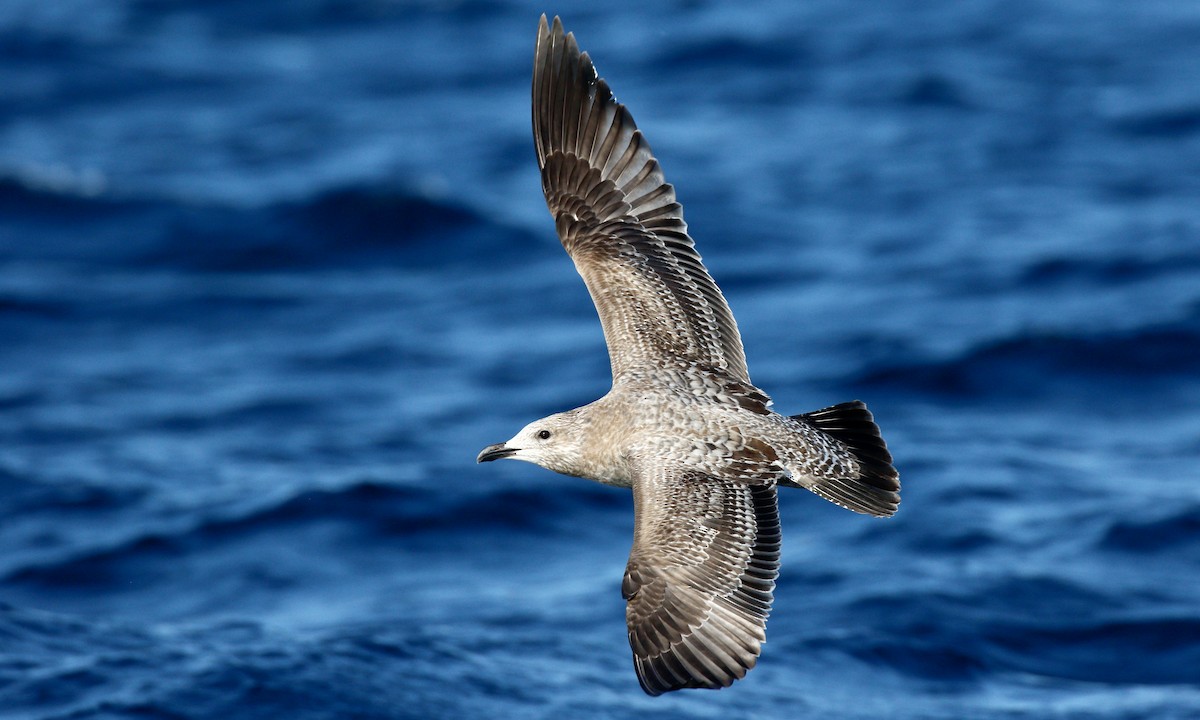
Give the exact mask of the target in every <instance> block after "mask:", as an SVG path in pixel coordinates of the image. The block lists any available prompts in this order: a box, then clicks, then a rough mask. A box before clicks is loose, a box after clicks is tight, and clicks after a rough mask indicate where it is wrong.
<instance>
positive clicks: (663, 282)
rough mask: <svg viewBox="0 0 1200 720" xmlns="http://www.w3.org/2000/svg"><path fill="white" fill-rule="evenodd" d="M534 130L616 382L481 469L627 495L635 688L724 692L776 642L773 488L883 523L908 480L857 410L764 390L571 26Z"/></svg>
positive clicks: (629, 126) (539, 61) (635, 134)
mask: <svg viewBox="0 0 1200 720" xmlns="http://www.w3.org/2000/svg"><path fill="white" fill-rule="evenodd" d="M533 127H534V144H535V147H536V150H537V159H538V167H539V168H540V169H541V173H542V188H543V190H544V192H545V195H546V204H547V207H548V208H549V209H550V213H551V214H552V215H553V216H554V221H555V227H556V229H557V231H558V235H559V238H560V239H561V240H562V243H563V247H564V248H566V250H567V253H568V254H569V255H570V256H571V259H572V260H573V261H574V262H575V267H576V269H577V270H578V271H579V274H580V275H581V276H582V277H583V279H584V282H585V284H586V285H587V288H588V291H589V292H590V293H591V296H592V300H593V301H594V302H595V305H596V310H597V312H598V313H599V315H600V323H601V325H602V326H603V328H604V336H605V340H606V341H607V343H608V351H609V358H610V361H611V364H612V375H613V386H612V390H611V391H610V392H609V393H608V394H607V395H605V396H604V397H603V398H600V399H599V400H597V401H595V402H593V403H590V404H588V405H585V406H583V407H580V408H576V409H574V410H569V411H567V412H563V413H558V414H555V415H551V416H549V417H547V418H543V419H542V420H538V421H536V422H533V423H530V424H529V425H527V426H526V427H525V428H523V429H522V430H521V431H520V432H519V433H517V435H516V436H514V437H513V438H512V439H511V440H509V441H508V442H506V443H499V444H497V445H491V446H489V447H487V448H484V450H483V451H482V452H481V453H480V454H479V458H478V459H479V461H480V462H483V461H487V460H496V459H500V458H513V459H518V460H526V461H529V462H533V463H536V464H538V465H541V466H543V467H546V468H549V469H551V470H554V471H556V472H561V473H564V474H567V475H575V476H579V477H585V478H590V479H592V480H596V481H599V482H602V483H605V484H609V485H615V486H619V487H630V488H632V489H633V498H634V512H635V529H634V543H633V550H632V552H631V553H630V557H629V565H628V567H627V569H626V573H625V580H624V582H623V584H622V592H623V594H624V596H625V598H626V600H627V601H628V605H627V620H628V626H629V643H630V647H631V648H632V649H633V655H634V667H635V669H636V671H637V676H638V680H639V681H640V682H641V685H642V688H643V689H644V690H645V691H646V692H647V693H650V694H652V695H658V694H661V693H663V692H667V691H669V690H677V689H680V688H719V687H726V686H728V685H729V684H731V683H732V682H733V681H734V680H737V679H739V678H741V677H743V676H744V675H745V674H746V672H747V670H749V669H750V668H752V667H754V665H755V663H756V662H757V659H758V655H759V650H760V647H761V644H762V643H763V642H764V640H765V637H766V635H765V628H766V621H767V615H768V614H769V612H770V608H771V602H772V599H773V592H774V587H775V579H776V577H777V575H778V572H779V543H780V531H779V514H778V510H777V507H776V490H777V488H778V487H780V486H788V487H803V488H807V489H809V490H812V491H813V492H815V493H817V494H818V495H820V496H822V497H824V498H826V499H828V500H830V501H832V502H835V503H837V504H839V505H842V506H843V507H846V508H849V509H851V510H854V511H856V512H861V513H867V514H871V515H877V516H888V515H891V514H893V513H894V512H895V511H896V508H897V506H898V504H899V502H900V495H899V490H900V483H899V476H898V474H897V473H896V471H895V469H894V468H893V467H892V457H891V454H890V453H889V452H888V450H887V447H886V445H885V444H884V442H883V439H882V438H881V437H880V434H879V428H878V427H877V426H876V425H875V422H874V418H873V417H872V416H871V413H870V411H868V410H867V408H866V405H864V404H863V403H861V402H857V401H855V402H851V403H843V404H841V405H835V406H833V407H829V408H825V409H823V410H817V411H815V412H811V413H806V414H803V415H796V416H793V417H785V416H783V415H779V414H777V413H775V412H773V411H772V410H771V409H770V407H769V406H770V402H771V401H770V399H769V398H768V397H767V395H766V393H764V392H762V391H761V390H759V389H758V388H756V387H755V386H754V385H753V384H751V382H750V375H749V372H748V370H747V368H746V359H745V355H744V353H743V350H742V342H741V338H740V336H739V334H738V329H737V324H736V323H735V322H734V319H733V315H732V313H731V312H730V310H729V306H728V305H727V304H726V302H725V299H724V297H723V296H722V295H721V292H720V290H719V289H718V288H717V286H716V283H714V282H713V280H712V278H711V277H710V276H709V274H708V271H707V270H706V269H705V267H704V265H703V263H702V262H701V260H700V256H699V255H698V254H697V253H696V251H695V246H694V243H693V241H692V239H691V237H690V236H689V235H688V233H687V225H686V224H685V223H684V221H683V209H682V207H681V206H680V204H679V203H678V202H677V201H676V199H675V190H674V188H672V187H671V185H669V184H667V182H666V180H665V179H664V178H663V174H662V171H661V169H660V168H659V165H658V162H657V161H656V160H655V159H654V156H653V155H652V154H651V152H650V147H649V145H648V144H647V142H646V140H645V139H644V138H643V137H642V134H641V132H640V131H638V129H637V127H636V126H635V125H634V122H633V118H632V117H631V116H630V114H629V112H628V111H627V110H626V109H625V107H624V106H623V105H621V104H619V103H617V102H616V101H615V100H614V99H613V96H612V92H611V91H610V90H609V88H608V85H607V84H606V83H605V82H604V80H601V79H599V78H598V77H597V75H596V71H595V69H594V68H593V66H592V62H591V60H590V59H589V58H588V56H587V54H586V53H582V52H580V51H579V47H578V46H577V44H576V42H575V38H574V37H573V36H572V35H569V34H566V33H564V31H563V27H562V23H561V22H559V20H558V18H555V19H554V23H553V25H552V26H551V25H550V24H548V23H547V22H546V18H545V16H543V17H542V20H541V23H540V25H539V28H538V41H537V49H536V55H535V61H534V73H533Z"/></svg>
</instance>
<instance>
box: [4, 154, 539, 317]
mask: <svg viewBox="0 0 1200 720" xmlns="http://www.w3.org/2000/svg"><path fill="white" fill-rule="evenodd" d="M0 216H3V218H4V219H0V249H4V250H7V251H9V252H11V253H12V254H13V255H14V256H18V257H22V258H25V259H27V260H29V259H47V258H48V259H70V260H71V261H72V262H82V261H87V262H93V263H95V262H100V263H105V264H109V265H112V264H116V265H128V266H130V267H134V268H175V269H183V270H195V271H216V272H253V271H266V270H302V269H305V268H322V269H328V268H339V267H360V266H372V265H399V266H401V267H406V268H416V269H419V268H421V267H437V268H443V269H444V268H453V267H455V266H456V265H465V264H467V263H468V262H470V261H471V259H472V258H473V257H474V253H475V252H486V254H487V256H488V257H489V258H493V259H503V258H504V257H507V256H510V255H511V254H512V253H516V252H519V251H520V248H521V247H522V246H523V245H524V244H526V243H529V242H530V240H529V238H528V237H527V236H526V235H525V234H523V233H521V232H520V231H518V230H517V229H515V228H513V227H511V226H507V225H504V224H502V223H500V222H498V221H496V220H494V219H492V218H489V217H487V216H486V215H484V214H481V213H480V212H477V211H475V210H473V209H471V208H469V207H467V206H465V205H455V204H451V203H448V202H445V201H443V200H436V199H432V198H430V197H427V196H425V195H423V194H421V193H414V192H409V191H406V190H404V189H402V188H395V187H391V186H386V185H385V186H378V187H375V186H350V187H340V188H333V189H328V190H325V191H322V192H320V193H317V194H314V195H312V196H310V197H307V198H304V199H302V200H297V201H286V202H277V203H271V204H268V205H266V206H262V207H238V206H233V205H212V204H207V205H196V204H192V203H189V202H186V201H179V200H173V199H167V198H121V197H114V196H112V195H109V194H89V193H82V192H76V191H72V190H71V189H68V188H51V187H37V186H34V185H31V184H29V183H27V182H24V181H22V180H20V179H18V178H14V177H8V178H2V179H0ZM4 230H7V232H3V231H4ZM31 232H36V234H37V235H38V237H39V242H38V243H37V244H29V243H27V242H25V241H24V238H25V237H26V236H27V235H28V234H29V233H31ZM6 246H7V247H6ZM448 248H454V251H452V252H448V251H447V249H448ZM13 302H16V301H15V300H14V301H13Z"/></svg>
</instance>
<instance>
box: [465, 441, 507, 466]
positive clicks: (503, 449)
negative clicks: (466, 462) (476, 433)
mask: <svg viewBox="0 0 1200 720" xmlns="http://www.w3.org/2000/svg"><path fill="white" fill-rule="evenodd" d="M516 451H517V448H510V447H508V446H507V445H505V444H504V443H496V444H495V445H488V446H487V447H485V448H484V449H483V450H480V451H479V457H477V458H475V462H477V463H483V462H491V461H492V460H499V459H501V458H506V457H512V455H513V453H515V452H516Z"/></svg>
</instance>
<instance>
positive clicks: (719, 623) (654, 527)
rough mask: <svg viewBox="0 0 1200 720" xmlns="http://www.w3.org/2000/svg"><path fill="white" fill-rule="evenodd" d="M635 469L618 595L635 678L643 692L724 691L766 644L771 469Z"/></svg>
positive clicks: (772, 563) (772, 529)
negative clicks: (628, 544)
mask: <svg viewBox="0 0 1200 720" xmlns="http://www.w3.org/2000/svg"><path fill="white" fill-rule="evenodd" d="M772 456H773V453H772ZM750 464H751V465H754V464H755V463H754V462H753V461H751V463H750ZM635 467H636V470H635V474H634V481H633V501H634V511H635V520H634V522H635V529H634V540H633V550H632V551H631V552H630V555H629V565H628V567H627V568H626V570H625V581H624V583H623V584H622V586H621V590H622V593H623V594H624V595H625V599H626V600H627V601H628V606H627V607H626V621H627V622H628V624H629V644H630V646H631V647H632V648H633V660H634V667H635V668H636V669H637V675H638V680H639V681H640V682H641V684H642V689H643V690H645V691H646V692H647V693H649V694H651V695H660V694H662V693H664V692H667V691H669V690H678V689H680V688H719V687H727V686H728V685H729V684H730V683H732V682H733V681H734V680H737V679H740V678H741V677H743V676H744V675H745V674H746V671H747V670H749V669H750V668H752V667H754V664H755V662H756V661H757V660H758V653H759V648H760V645H761V644H762V642H763V641H764V640H765V638H766V635H765V630H766V622H767V614H768V613H769V612H770V608H771V599H772V592H773V590H774V587H775V578H776V577H777V576H778V574H779V539H780V536H779V512H778V510H777V509H776V504H775V487H776V485H775V479H774V473H775V472H778V469H772V470H767V471H765V472H764V471H763V469H762V468H761V467H760V468H758V469H757V470H751V471H750V472H744V471H743V472H736V468H731V469H732V470H734V472H730V470H731V469H727V470H726V471H724V472H722V473H721V474H720V475H714V474H710V473H708V472H705V471H701V470H700V469H698V468H687V467H671V466H662V465H649V466H647V465H645V464H635Z"/></svg>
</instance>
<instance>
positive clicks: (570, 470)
mask: <svg viewBox="0 0 1200 720" xmlns="http://www.w3.org/2000/svg"><path fill="white" fill-rule="evenodd" d="M582 436H583V423H582V422H580V419H579V415H578V413H577V411H575V410H572V411H570V412H565V413H557V414H554V415H551V416H549V417H545V418H542V419H541V420H536V421H534V422H531V423H529V424H528V425H526V426H525V427H523V428H521V432H519V433H517V434H516V435H514V436H513V437H512V439H511V440H508V441H507V442H502V443H496V444H495V445H488V446H487V447H485V448H484V449H483V450H482V451H480V453H479V457H477V458H476V459H475V460H476V462H481V463H482V462H489V461H491V460H503V459H506V458H507V459H512V460H524V461H525V462H531V463H533V464H534V465H541V466H542V467H544V468H546V469H547V470H553V471H554V472H557V473H562V474H564V475H579V472H578V471H577V470H576V468H577V467H578V466H579V463H580V456H581V455H582V453H583V437H582Z"/></svg>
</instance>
